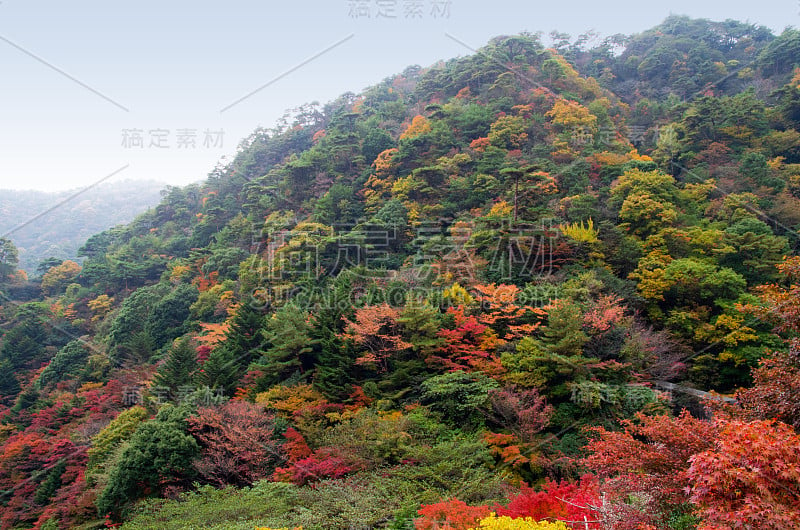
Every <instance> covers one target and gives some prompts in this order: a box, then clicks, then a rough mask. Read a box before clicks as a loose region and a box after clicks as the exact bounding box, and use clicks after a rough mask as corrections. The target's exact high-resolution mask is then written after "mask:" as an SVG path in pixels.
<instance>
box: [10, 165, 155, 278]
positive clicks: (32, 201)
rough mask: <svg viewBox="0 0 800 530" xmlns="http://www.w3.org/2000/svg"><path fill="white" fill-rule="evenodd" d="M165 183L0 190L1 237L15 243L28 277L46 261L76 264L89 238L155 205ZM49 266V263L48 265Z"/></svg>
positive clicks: (45, 265)
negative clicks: (48, 259)
mask: <svg viewBox="0 0 800 530" xmlns="http://www.w3.org/2000/svg"><path fill="white" fill-rule="evenodd" d="M163 187H164V185H163V184H161V183H158V182H154V181H130V180H127V181H122V182H114V183H104V184H100V185H98V186H96V187H93V188H91V189H88V190H85V191H82V190H70V191H63V192H56V193H48V192H42V191H20V190H0V234H3V235H5V236H6V237H7V238H8V239H10V240H11V241H13V243H14V246H15V247H16V248H17V253H18V259H19V267H20V268H21V269H22V270H24V271H26V272H27V273H28V275H29V276H35V275H41V274H40V272H47V269H45V270H44V271H37V268H39V265H40V264H41V265H42V267H47V263H44V264H42V263H41V262H42V260H45V259H46V258H57V259H59V260H61V261H64V260H67V259H71V260H74V259H75V258H77V256H78V249H79V248H80V247H81V245H83V243H84V242H85V241H86V239H88V238H89V237H90V236H92V235H94V234H96V233H98V232H101V231H103V230H107V229H108V228H111V227H112V226H116V225H118V224H122V223H128V222H130V221H132V220H133V219H134V218H135V217H136V216H137V215H139V214H140V213H142V212H144V211H146V210H147V209H148V208H151V207H153V206H155V205H156V204H158V202H159V200H160V199H161V196H160V195H159V192H160V191H161V189H162V188H163ZM51 265H52V263H51Z"/></svg>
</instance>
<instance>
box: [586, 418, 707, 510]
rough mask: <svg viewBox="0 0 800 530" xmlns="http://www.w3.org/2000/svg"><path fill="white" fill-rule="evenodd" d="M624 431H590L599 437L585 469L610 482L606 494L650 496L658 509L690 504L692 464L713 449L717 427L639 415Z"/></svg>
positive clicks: (589, 447)
mask: <svg viewBox="0 0 800 530" xmlns="http://www.w3.org/2000/svg"><path fill="white" fill-rule="evenodd" d="M623 426H624V430H623V431H609V430H606V429H605V428H603V427H594V428H592V429H591V430H592V431H593V432H594V433H595V434H596V435H597V437H596V439H594V440H593V441H591V442H590V443H589V444H588V445H587V447H586V450H587V452H588V453H589V455H588V456H587V457H586V458H585V459H584V460H583V463H584V464H585V465H586V466H588V467H589V468H590V469H592V470H593V471H595V472H596V473H597V474H598V475H599V476H600V477H601V478H603V479H606V482H605V484H604V490H605V491H606V492H607V493H609V495H610V496H611V498H612V499H613V500H619V499H624V498H625V497H627V496H628V495H630V494H636V493H641V492H646V493H647V494H648V495H650V496H652V497H653V500H654V502H655V503H656V504H657V505H659V506H660V507H664V506H675V505H679V504H682V503H685V502H686V501H688V495H687V491H686V486H687V484H688V483H689V478H688V471H689V459H690V458H691V457H692V455H695V454H697V453H701V452H703V451H705V450H707V449H710V448H711V447H712V444H713V442H714V439H715V438H716V435H717V429H716V428H715V427H714V425H713V424H711V423H709V422H707V421H703V420H700V419H697V418H694V417H693V416H692V415H690V414H689V413H688V412H686V411H684V412H683V413H682V414H681V415H680V416H678V417H677V418H672V417H670V416H646V415H644V414H641V413H639V414H637V415H636V417H635V419H634V420H626V421H623Z"/></svg>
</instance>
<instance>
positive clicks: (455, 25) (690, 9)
mask: <svg viewBox="0 0 800 530" xmlns="http://www.w3.org/2000/svg"><path fill="white" fill-rule="evenodd" d="M379 10H381V11H382V12H381V13H379V12H378V11H379ZM671 13H673V14H686V15H689V16H692V17H698V18H710V19H712V20H724V19H728V18H732V19H737V20H741V21H748V22H751V23H756V24H763V25H765V26H768V27H769V28H771V29H772V30H773V31H775V32H777V33H780V32H781V31H782V30H783V29H784V28H785V27H787V26H798V25H800V23H799V22H800V20H798V19H800V2H798V0H762V1H760V2H741V3H730V2H722V1H719V0H718V1H703V0H692V1H689V0H680V1H674V2H669V3H663V4H658V5H655V6H654V5H652V4H647V3H644V2H641V1H632V0H607V1H602V2H601V1H595V2H588V1H583V0H579V1H575V2H569V3H568V2H552V1H550V2H542V1H536V0H528V1H525V2H523V1H510V0H493V1H491V2H478V1H475V0H450V1H446V0H325V1H322V0H320V1H286V2H280V3H278V2H267V1H258V2H256V1H245V0H229V1H227V2H210V1H207V0H192V1H185V0H160V1H153V0H140V1H138V2H125V3H122V2H118V1H112V0H104V1H99V0H73V1H70V2H65V1H64V0H60V1H55V0H2V2H0V65H2V83H0V189H3V188H14V189H40V190H47V191H53V190H63V189H71V188H76V187H83V186H89V185H91V184H93V183H96V182H98V181H100V180H102V179H105V178H107V177H108V178H109V180H114V179H119V180H123V179H154V180H159V181H163V182H167V183H170V184H175V185H180V184H187V183H189V182H193V181H198V180H201V179H203V178H204V177H205V176H206V174H207V173H208V172H209V171H210V170H211V169H212V168H213V167H214V166H215V164H216V163H217V162H218V161H219V160H220V158H221V157H223V156H228V157H230V156H231V155H232V154H233V153H234V152H235V150H236V145H237V144H238V142H239V141H240V140H241V139H242V138H243V137H245V136H247V135H248V134H249V133H250V132H252V131H253V129H255V128H256V127H258V126H264V127H270V126H272V125H273V124H274V123H275V121H276V120H277V119H278V118H279V117H280V116H281V115H282V114H283V112H284V110H285V109H287V108H291V107H296V106H298V105H301V104H303V103H307V102H311V101H315V100H316V101H319V102H320V103H325V102H327V101H329V100H332V99H334V98H335V97H337V96H338V95H340V94H341V93H343V92H347V91H352V92H359V91H361V90H362V89H364V88H366V87H367V86H370V85H372V84H375V83H377V82H379V81H381V80H382V79H384V78H385V77H388V76H390V75H392V74H395V73H399V72H401V71H402V70H404V69H405V68H406V67H407V66H409V65H412V64H419V65H422V66H427V65H430V64H432V63H434V62H436V61H437V60H440V59H448V58H451V57H455V56H459V55H468V54H469V53H471V52H470V50H469V49H467V48H465V47H464V46H462V45H461V44H458V43H457V42H456V41H455V40H454V39H452V38H449V37H447V36H446V33H447V34H450V35H451V36H453V37H455V38H457V39H458V40H460V41H462V42H464V43H466V44H469V46H470V47H473V48H478V47H480V46H483V45H484V44H485V43H486V42H487V41H488V40H489V39H490V38H492V37H494V36H496V35H500V34H514V33H519V32H520V31H531V32H536V31H543V32H544V33H545V34H547V33H549V32H550V31H551V30H558V31H561V32H566V33H570V34H572V35H573V36H577V35H579V34H581V33H585V32H586V31H588V30H595V31H596V32H598V33H600V34H601V35H603V36H606V35H611V34H614V33H636V32H640V31H642V30H645V29H647V28H650V27H652V26H654V25H656V24H658V23H659V22H661V21H662V20H663V19H664V18H666V17H667V16H668V15H669V14H671ZM378 15H382V16H378ZM265 85H268V86H266V87H265V88H263V89H261V90H258V89H259V88H261V87H264V86H265ZM257 90H258V91H257ZM254 91H257V92H256V93H254V94H253V95H251V96H249V97H247V98H246V99H244V100H242V101H240V102H238V103H237V104H235V105H233V106H230V105H231V104H232V103H234V102H236V101H237V100H239V99H240V98H242V97H243V96H245V95H247V94H250V93H252V92H254ZM229 106H230V107H229ZM227 107H229V108H227ZM223 109H226V110H224V111H223ZM137 130H138V131H141V132H137ZM206 131H208V133H206ZM137 140H139V141H141V142H142V144H143V146H142V147H138V146H137V144H136V141H137ZM192 142H194V146H192ZM159 144H160V145H162V146H163V147H159V146H158V145H159ZM179 144H181V145H180V146H179ZM123 168H124V169H123ZM112 174H113V176H111V177H109V175H112Z"/></svg>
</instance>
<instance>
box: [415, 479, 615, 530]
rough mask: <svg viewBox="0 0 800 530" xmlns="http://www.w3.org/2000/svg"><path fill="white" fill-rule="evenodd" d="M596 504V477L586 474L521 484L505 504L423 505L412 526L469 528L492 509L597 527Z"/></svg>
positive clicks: (425, 529)
mask: <svg viewBox="0 0 800 530" xmlns="http://www.w3.org/2000/svg"><path fill="white" fill-rule="evenodd" d="M599 505H600V486H599V483H598V481H597V478H596V477H594V476H592V475H586V476H584V477H582V478H581V480H580V482H566V481H564V482H560V483H559V482H547V483H545V484H544V486H543V487H542V488H541V489H540V490H535V489H533V488H530V487H528V486H523V487H522V489H521V490H520V492H519V493H518V494H517V495H515V496H513V497H512V499H511V502H510V503H509V504H508V506H503V505H500V504H495V505H494V506H491V507H490V506H469V505H468V504H466V503H464V502H462V501H460V500H458V499H450V500H445V501H442V502H438V503H435V504H427V505H423V506H422V507H421V508H420V509H419V511H418V512H417V513H418V514H419V516H420V517H419V518H417V519H416V520H415V521H414V526H415V528H416V529H417V530H428V529H430V530H433V529H437V530H468V529H471V528H475V527H476V526H477V525H478V523H479V521H480V520H481V519H483V518H484V517H486V516H488V515H489V513H491V512H494V513H496V514H497V515H499V516H506V517H511V518H512V519H518V518H524V517H530V518H532V519H534V520H536V521H542V520H560V521H565V522H567V523H568V524H574V525H575V528H581V529H589V530H594V529H599V528H600V512H599V508H598V506H599Z"/></svg>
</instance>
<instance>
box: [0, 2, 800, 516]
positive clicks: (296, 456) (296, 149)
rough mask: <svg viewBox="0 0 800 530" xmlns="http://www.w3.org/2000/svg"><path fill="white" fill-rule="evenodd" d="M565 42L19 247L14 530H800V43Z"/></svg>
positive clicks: (7, 405) (312, 117)
mask: <svg viewBox="0 0 800 530" xmlns="http://www.w3.org/2000/svg"><path fill="white" fill-rule="evenodd" d="M551 37H552V40H553V41H554V44H553V46H552V47H549V48H548V47H546V46H545V45H544V44H543V43H542V39H541V37H540V36H539V35H536V34H521V35H514V36H501V37H497V38H495V39H493V40H492V41H491V42H489V43H488V44H487V45H486V46H484V47H483V48H481V49H480V50H479V51H478V52H477V53H475V54H473V55H469V56H466V57H461V58H456V59H451V60H448V61H445V62H441V63H438V64H436V65H434V66H431V67H426V68H422V67H417V66H414V67H409V68H407V69H406V70H405V71H404V72H402V73H400V74H398V75H396V76H393V77H391V78H388V79H385V80H383V81H382V82H380V83H378V84H376V85H375V86H372V87H370V88H368V89H367V90H365V91H363V92H362V93H360V94H353V93H347V94H343V95H342V96H340V97H339V98H338V99H336V100H334V101H331V102H329V103H326V104H324V105H321V104H319V103H310V104H306V105H303V106H300V107H298V108H297V109H293V110H292V111H291V113H290V114H289V117H288V118H287V119H286V120H284V122H282V123H279V124H278V125H276V126H275V127H274V128H272V129H258V130H256V131H254V132H253V133H252V134H251V135H250V136H249V137H248V138H246V139H244V140H243V141H242V143H241V144H240V148H239V150H238V152H237V154H236V156H235V157H234V158H233V159H232V161H230V162H229V163H227V164H220V165H219V166H218V167H216V168H214V169H213V171H211V173H210V174H209V176H208V178H207V179H206V180H205V181H204V182H203V183H200V184H195V185H190V186H186V187H168V188H167V189H166V190H165V191H164V192H163V198H162V199H161V202H160V203H159V204H158V205H157V206H155V207H154V208H152V209H150V210H148V211H147V212H146V213H143V214H141V215H139V216H138V217H136V219H135V220H133V221H132V222H131V223H129V224H126V225H120V226H116V227H114V228H110V229H107V230H105V231H102V232H99V233H97V234H95V235H92V236H91V237H89V238H88V239H86V241H85V242H84V243H83V245H82V246H81V248H80V250H79V256H80V257H81V258H82V261H81V262H80V263H78V262H77V261H75V260H66V261H62V260H54V261H52V262H48V263H44V264H43V270H42V274H41V277H40V278H37V279H33V280H30V279H27V278H26V276H25V275H24V274H21V273H20V272H19V271H18V262H19V253H18V251H17V248H16V246H15V245H14V243H13V242H12V241H10V240H9V239H0V297H1V300H0V325H1V326H2V331H3V335H2V342H1V343H0V402H1V403H2V405H1V406H0V418H2V424H0V526H2V528H31V527H35V528H48V529H50V528H87V529H88V528H102V527H107V526H113V525H120V524H121V525H122V528H131V529H138V528H159V529H163V528H200V527H202V528H218V529H234V528H236V529H239V528H241V529H245V528H247V529H252V528H254V527H256V528H296V527H302V528H304V529H306V530H308V529H317V528H319V529H336V528H340V529H351V528H391V529H401V528H417V529H434V528H437V529H451V530H456V529H465V530H466V529H472V528H494V529H527V528H531V529H534V528H538V529H562V530H565V529H567V528H575V529H579V528H580V529H606V528H608V529H615V530H617V529H622V530H626V529H630V530H635V529H649V530H652V529H657V530H662V529H663V530H665V529H676V530H678V529H681V530H683V529H694V528H699V529H705V530H711V529H728V528H759V529H772V528H774V529H786V528H795V527H800V436H799V435H798V431H797V429H798V428H800V401H798V397H797V396H798V395H800V393H799V392H798V391H800V361H799V360H798V359H800V357H799V356H798V352H800V343H799V342H798V338H797V333H798V331H800V318H799V317H798V315H799V314H800V305H799V304H800V302H798V301H799V300H800V297H798V295H800V283H798V282H799V281H800V258H798V257H797V251H798V248H800V245H799V244H798V229H800V132H798V131H800V64H798V63H800V33H799V32H798V31H797V30H794V29H787V30H785V31H784V32H783V33H782V34H780V35H774V34H773V33H772V32H770V31H769V30H768V29H766V28H763V27H759V26H754V25H751V24H746V23H740V22H736V21H731V20H727V21H724V22H712V21H708V20H697V19H690V18H688V17H683V16H671V17H669V18H668V19H666V20H665V21H664V22H663V23H662V24H660V25H659V26H657V27H655V28H653V29H651V30H648V31H645V32H643V33H641V34H637V35H630V36H626V35H616V36H613V37H610V38H607V39H605V40H603V41H602V42H600V43H599V44H597V45H593V46H589V45H587V43H588V42H589V41H590V40H591V36H589V35H584V36H580V37H578V38H577V39H572V38H571V37H570V36H568V35H560V34H554V35H552V36H551ZM44 269H46V270H44Z"/></svg>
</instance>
